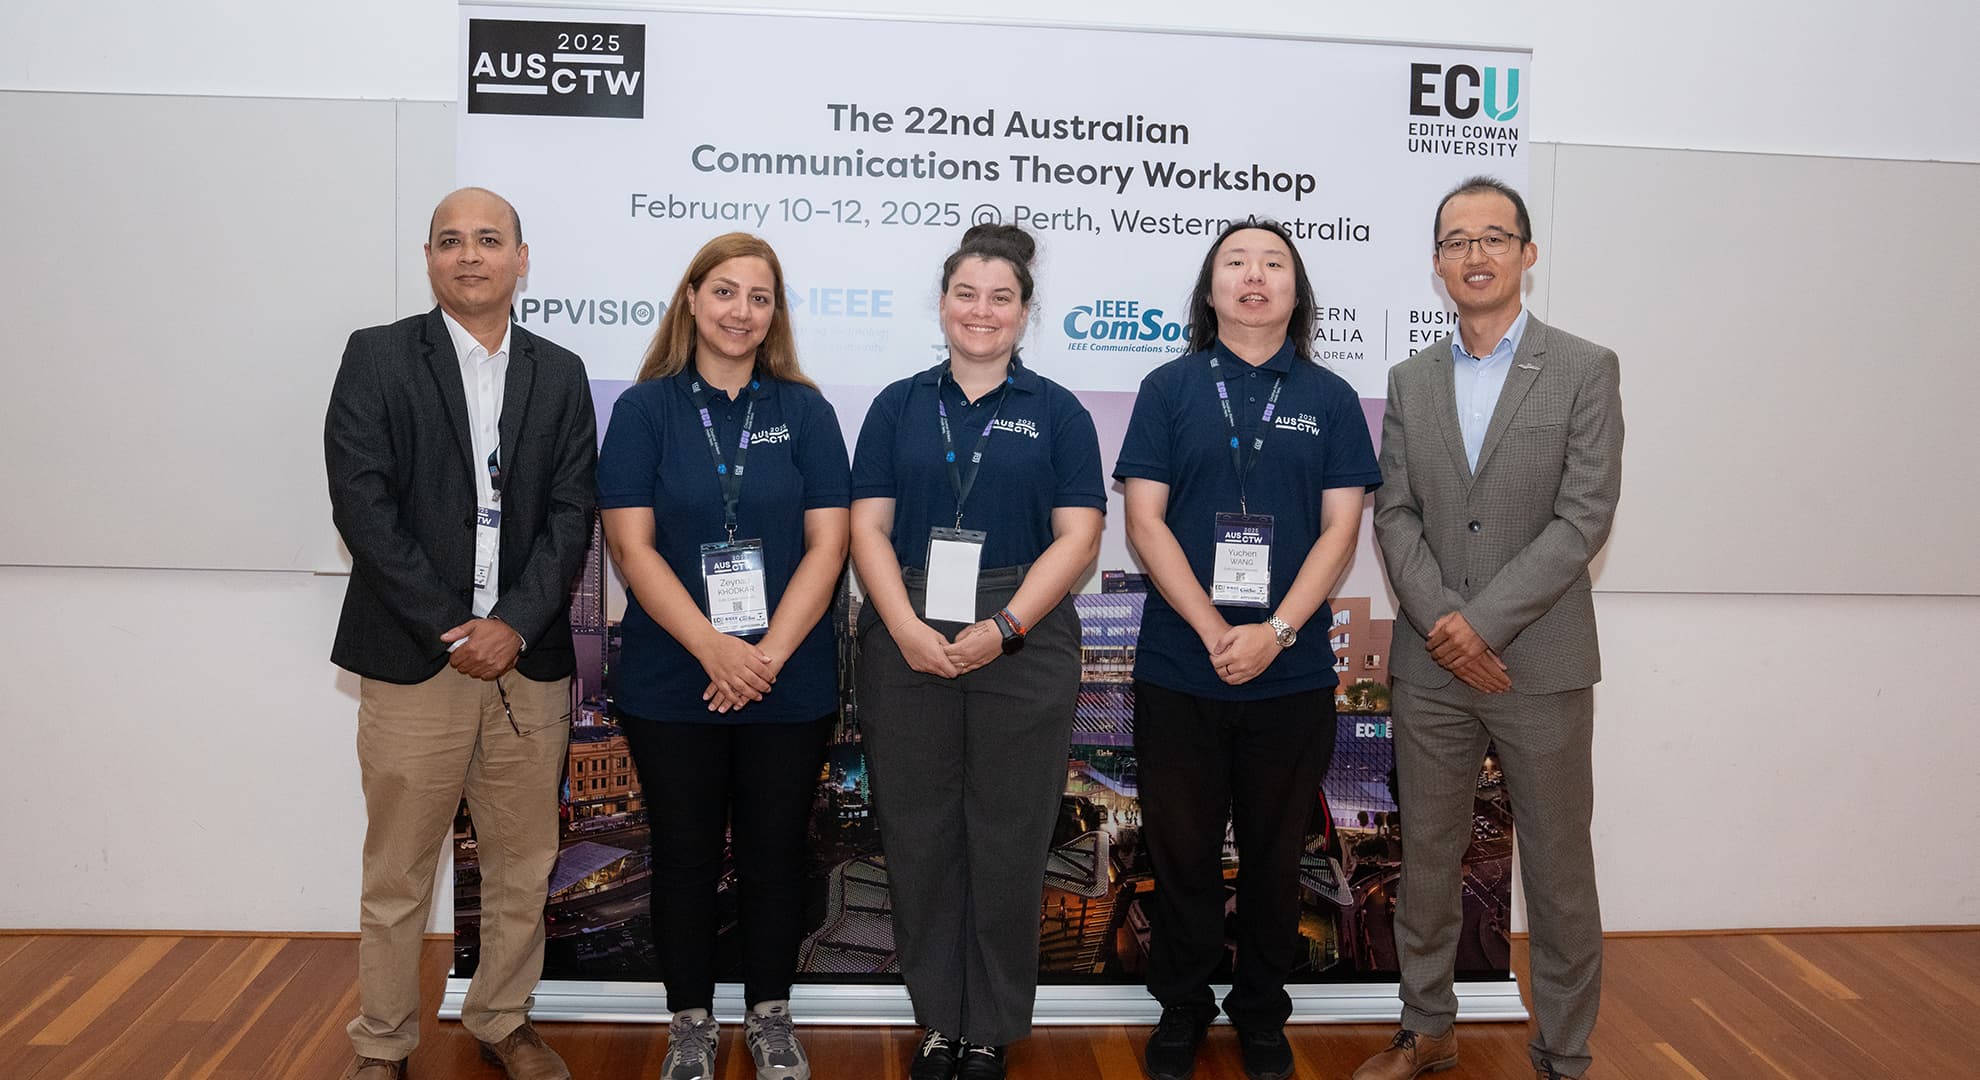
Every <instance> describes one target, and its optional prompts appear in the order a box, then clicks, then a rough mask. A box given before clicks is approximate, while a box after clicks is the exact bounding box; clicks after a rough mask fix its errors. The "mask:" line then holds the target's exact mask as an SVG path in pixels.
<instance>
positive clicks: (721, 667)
mask: <svg viewBox="0 0 1980 1080" xmlns="http://www.w3.org/2000/svg"><path fill="white" fill-rule="evenodd" d="M709 633H710V635H711V636H709V637H707V638H704V639H703V641H702V643H701V645H700V646H699V647H697V648H696V649H695V650H694V658H695V659H696V660H698V661H700V663H701V670H702V671H704V672H706V673H707V674H708V687H707V689H705V690H703V691H702V692H701V700H703V701H705V702H707V703H708V711H709V712H715V713H726V712H729V711H730V710H732V709H740V708H742V707H743V706H744V705H747V704H749V703H750V702H752V701H762V700H763V695H765V694H767V693H769V692H770V688H771V686H772V685H774V684H775V683H776V681H777V673H778V672H780V671H782V670H783V668H784V665H783V662H782V661H781V660H778V659H776V658H775V657H773V656H771V655H770V654H769V653H767V652H764V651H763V650H762V649H759V648H757V647H756V646H754V645H751V644H750V643H749V642H747V641H744V640H743V639H741V638H739V637H732V636H730V635H728V634H724V633H720V632H719V631H716V630H714V629H712V628H711V629H710V631H709Z"/></svg>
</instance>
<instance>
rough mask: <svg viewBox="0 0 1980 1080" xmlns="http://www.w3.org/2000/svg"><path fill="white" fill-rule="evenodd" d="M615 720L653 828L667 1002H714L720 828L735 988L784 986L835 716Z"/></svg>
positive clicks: (797, 934) (656, 913)
mask: <svg viewBox="0 0 1980 1080" xmlns="http://www.w3.org/2000/svg"><path fill="white" fill-rule="evenodd" d="M619 719H620V725H619V726H620V727H621V728H622V729H623V730H624V731H625V733H626V741H627V742H628V743H630V744H631V746H632V753H633V764H634V765H635V766H636V767H637V768H638V769H639V786H640V790H641V791H642V792H643V793H644V795H645V798H646V815H647V820H648V822H649V823H650V827H651V830H652V834H653V877H652V887H651V890H650V899H651V903H652V909H653V945H654V948H655V950H656V951H657V952H658V954H659V959H660V977H661V979H663V980H665V982H666V984H667V1008H668V1010H669V1011H670V1012H679V1011H681V1010H682V1009H706V1008H710V1007H711V1006H712V1005H713V1004H714V1001H715V935H716V932H717V930H718V929H719V925H718V922H717V920H718V918H719V912H718V910H717V907H716V884H717V882H718V881H719V880H720V879H721V876H722V849H723V839H724V836H725V834H726V835H727V837H728V839H729V841H730V846H731V847H732V848H733V853H734V856H735V866H736V890H737V900H738V903H737V909H738V912H739V915H740V925H739V929H740V932H741V934H742V945H743V995H744V998H745V1000H746V1001H747V1003H748V1004H750V1005H755V1004H757V1003H758V1002H761V1001H776V1000H779V999H782V998H788V997H790V996H791V978H792V976H793V974H794V973H795V971H796V969H797V951H798V943H799V941H800V940H801V939H802V937H803V930H804V927H803V920H804V867H805V826H806V825H807V824H808V823H809V822H810V819H811V804H812V800H813V798H814V797H815V795H816V794H817V790H818V770H819V768H820V767H821V766H822V765H823V764H824V761H825V743H826V740H828V739H830V738H831V735H832V725H833V724H834V722H835V721H836V720H837V716H836V715H833V716H824V717H820V718H819V719H817V720H812V721H807V722H805V723H801V724H693V723H681V722H675V721H656V720H643V719H640V718H639V717H635V716H623V715H622V716H621V717H620V718H619Z"/></svg>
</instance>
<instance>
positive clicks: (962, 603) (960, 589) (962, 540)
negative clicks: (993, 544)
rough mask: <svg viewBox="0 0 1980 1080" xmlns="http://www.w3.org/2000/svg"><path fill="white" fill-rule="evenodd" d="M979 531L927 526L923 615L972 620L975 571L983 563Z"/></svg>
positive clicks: (947, 620)
mask: <svg viewBox="0 0 1980 1080" xmlns="http://www.w3.org/2000/svg"><path fill="white" fill-rule="evenodd" d="M985 535H986V534H984V533H983V532H980V531H978V530H976V529H930V530H928V606H927V610H926V611H924V612H923V613H922V618H924V619H938V620H941V621H943V622H959V623H973V622H975V621H976V572H977V571H978V570H979V569H981V568H982V566H983V539H984V536H985Z"/></svg>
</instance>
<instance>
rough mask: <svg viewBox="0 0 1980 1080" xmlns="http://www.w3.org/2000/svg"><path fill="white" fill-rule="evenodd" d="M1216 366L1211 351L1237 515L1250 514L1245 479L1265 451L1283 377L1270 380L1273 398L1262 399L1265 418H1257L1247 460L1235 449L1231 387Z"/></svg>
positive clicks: (1235, 435) (1234, 422)
mask: <svg viewBox="0 0 1980 1080" xmlns="http://www.w3.org/2000/svg"><path fill="white" fill-rule="evenodd" d="M1218 367H1219V364H1218V362H1217V354H1216V353H1214V352H1212V353H1211V354H1210V377H1211V378H1213V379H1215V380H1217V404H1218V405H1221V406H1223V409H1224V423H1225V424H1226V425H1228V426H1229V427H1230V429H1231V469H1232V471H1234V472H1236V473H1237V483H1238V512H1239V513H1241V514H1249V513H1251V509H1250V507H1248V506H1247V505H1246V504H1245V497H1244V478H1245V476H1246V475H1247V474H1249V473H1250V472H1251V468H1252V466H1254V465H1256V464H1258V458H1259V456H1260V455H1261V454H1263V452H1264V450H1265V433H1266V432H1267V431H1270V430H1272V413H1273V412H1275V411H1276V410H1277V409H1278V407H1279V391H1280V390H1281V389H1283V388H1284V387H1285V385H1286V377H1285V376H1284V375H1281V376H1279V377H1278V378H1276V379H1273V380H1272V396H1270V397H1268V398H1266V399H1265V415H1264V416H1261V417H1259V419H1258V433H1257V434H1256V435H1254V436H1252V438H1251V456H1250V457H1249V458H1246V457H1245V455H1244V453H1243V451H1242V450H1240V449H1239V448H1238V426H1237V417H1235V416H1233V415H1231V392H1230V388H1229V387H1226V386H1225V385H1224V376H1223V375H1221V374H1219V373H1218V371H1217V368H1218Z"/></svg>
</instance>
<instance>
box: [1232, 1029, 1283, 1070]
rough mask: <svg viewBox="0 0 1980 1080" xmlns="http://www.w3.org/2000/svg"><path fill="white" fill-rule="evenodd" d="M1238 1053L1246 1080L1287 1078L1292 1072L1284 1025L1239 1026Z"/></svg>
mask: <svg viewBox="0 0 1980 1080" xmlns="http://www.w3.org/2000/svg"><path fill="white" fill-rule="evenodd" d="M1238 1053H1239V1054H1240V1055H1241V1056H1242V1057H1243V1058H1244V1075H1245V1076H1246V1077H1248V1078H1249V1080H1286V1077H1288V1076H1291V1075H1292V1073H1293V1056H1292V1044H1291V1043H1289V1042H1287V1041H1286V1032H1285V1029H1283V1028H1277V1027H1270V1028H1253V1029H1251V1030H1249V1031H1247V1030H1245V1029H1244V1028H1239V1029H1238Z"/></svg>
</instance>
